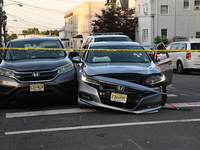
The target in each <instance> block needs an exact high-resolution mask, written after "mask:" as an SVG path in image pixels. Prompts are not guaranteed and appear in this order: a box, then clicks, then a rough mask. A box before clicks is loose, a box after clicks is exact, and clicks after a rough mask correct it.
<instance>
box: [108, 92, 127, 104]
mask: <svg viewBox="0 0 200 150" xmlns="http://www.w3.org/2000/svg"><path fill="white" fill-rule="evenodd" d="M110 100H111V101H115V102H120V103H126V101H127V95H125V94H119V93H111V97H110Z"/></svg>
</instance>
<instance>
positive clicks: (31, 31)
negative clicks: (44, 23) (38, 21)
mask: <svg viewBox="0 0 200 150" xmlns="http://www.w3.org/2000/svg"><path fill="white" fill-rule="evenodd" d="M39 33H40V31H39V29H38V28H28V29H27V30H22V34H24V35H27V34H39Z"/></svg>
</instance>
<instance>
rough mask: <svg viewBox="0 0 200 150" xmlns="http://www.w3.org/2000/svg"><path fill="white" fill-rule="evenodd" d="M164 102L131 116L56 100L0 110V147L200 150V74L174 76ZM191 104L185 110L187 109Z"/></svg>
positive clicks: (4, 149)
mask: <svg viewBox="0 0 200 150" xmlns="http://www.w3.org/2000/svg"><path fill="white" fill-rule="evenodd" d="M168 94H169V99H168V105H167V106H170V108H171V107H176V106H179V105H180V104H182V106H183V108H184V109H183V110H171V109H161V110H160V111H159V112H158V113H155V114H145V115H144V114H143V115H135V114H129V113H122V112H117V111H111V110H95V109H92V108H87V109H79V108H78V107H77V106H76V105H69V104H67V103H65V102H63V101H59V100H56V101H55V100H45V101H43V100H41V101H43V102H42V103H36V102H34V101H31V102H30V101H29V100H27V102H20V103H19V102H18V103H14V102H13V103H12V107H11V108H10V109H8V110H0V150H199V149H200V129H199V126H200V73H190V74H187V75H179V74H176V73H175V74H174V78H173V85H172V86H171V87H169V89H168ZM186 108H189V109H186Z"/></svg>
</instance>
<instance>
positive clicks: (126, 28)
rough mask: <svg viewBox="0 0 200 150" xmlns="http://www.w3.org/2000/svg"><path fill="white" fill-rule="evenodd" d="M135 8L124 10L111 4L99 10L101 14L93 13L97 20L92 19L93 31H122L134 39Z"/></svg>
mask: <svg viewBox="0 0 200 150" xmlns="http://www.w3.org/2000/svg"><path fill="white" fill-rule="evenodd" d="M134 13H135V9H127V10H124V9H122V8H115V7H114V6H111V7H109V8H107V9H102V10H101V15H98V14H95V16H96V18H97V20H93V23H92V26H93V30H92V31H93V32H94V33H104V32H122V33H123V34H124V35H127V36H129V37H130V38H131V39H132V40H133V41H134V40H135V27H136V26H137V24H138V18H137V17H134Z"/></svg>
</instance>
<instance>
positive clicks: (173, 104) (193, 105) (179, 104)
mask: <svg viewBox="0 0 200 150" xmlns="http://www.w3.org/2000/svg"><path fill="white" fill-rule="evenodd" d="M199 106H200V102H193V103H169V104H168V103H166V104H165V106H164V107H170V108H175V107H199Z"/></svg>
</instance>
